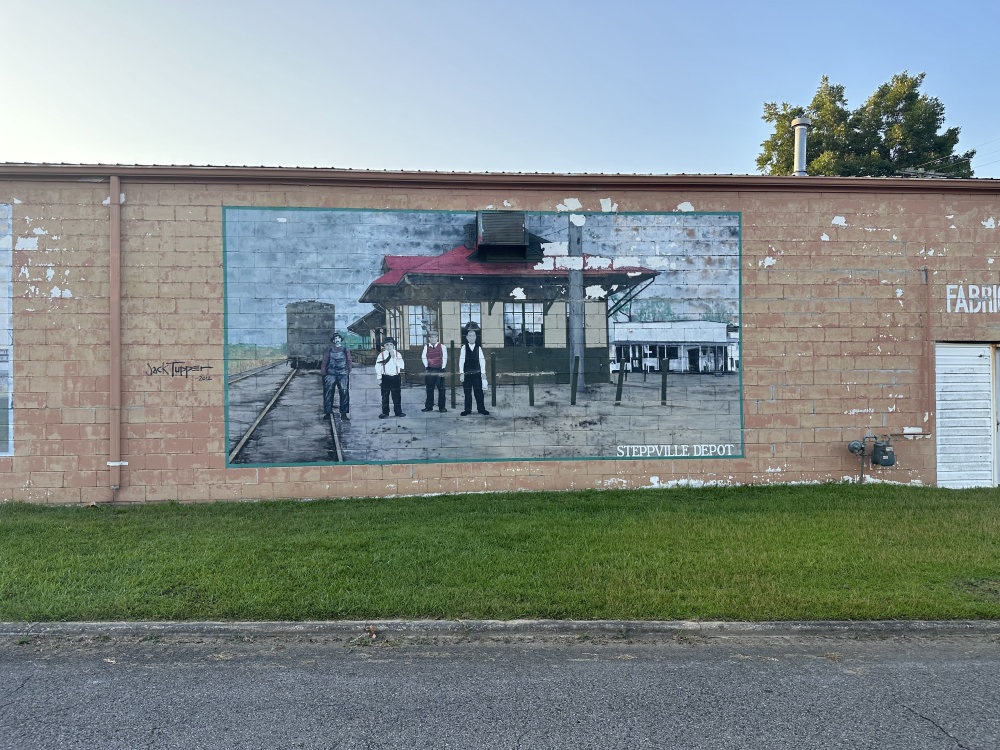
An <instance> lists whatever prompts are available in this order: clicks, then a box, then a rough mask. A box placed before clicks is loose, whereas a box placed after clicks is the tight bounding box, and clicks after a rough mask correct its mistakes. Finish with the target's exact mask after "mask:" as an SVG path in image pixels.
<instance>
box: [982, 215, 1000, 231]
mask: <svg viewBox="0 0 1000 750" xmlns="http://www.w3.org/2000/svg"><path fill="white" fill-rule="evenodd" d="M980 223H981V224H982V225H983V226H984V227H986V228H987V229H996V228H997V222H996V219H994V218H993V217H992V216H991V217H990V218H988V219H987V220H986V221H983V222H980Z"/></svg>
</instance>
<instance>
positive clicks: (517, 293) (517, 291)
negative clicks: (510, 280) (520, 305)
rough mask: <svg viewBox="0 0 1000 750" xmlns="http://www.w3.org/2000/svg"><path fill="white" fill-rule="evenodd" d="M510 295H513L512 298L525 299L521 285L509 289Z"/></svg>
mask: <svg viewBox="0 0 1000 750" xmlns="http://www.w3.org/2000/svg"><path fill="white" fill-rule="evenodd" d="M510 296H511V297H513V298H514V299H525V297H524V289H523V288H522V287H517V288H516V289H514V290H512V291H511V293H510Z"/></svg>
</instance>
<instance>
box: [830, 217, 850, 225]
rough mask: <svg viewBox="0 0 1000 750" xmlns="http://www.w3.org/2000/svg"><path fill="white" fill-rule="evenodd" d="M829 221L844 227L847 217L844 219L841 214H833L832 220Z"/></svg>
mask: <svg viewBox="0 0 1000 750" xmlns="http://www.w3.org/2000/svg"><path fill="white" fill-rule="evenodd" d="M830 223H831V224H832V225H833V226H835V227H846V226H847V219H845V218H844V217H843V216H834V217H833V221H831V222H830Z"/></svg>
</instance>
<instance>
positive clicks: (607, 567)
mask: <svg viewBox="0 0 1000 750" xmlns="http://www.w3.org/2000/svg"><path fill="white" fill-rule="evenodd" d="M396 617H403V618H445V619H454V618H498V619H513V618H534V617H543V618H567V619H595V618H622V619H703V620H716V619H722V620H798V619H836V620H846V619H851V620H868V619H896V618H919V619H965V618H975V619H982V618H990V619H992V618H1000V493H998V492H997V491H996V490H963V491H949V490H940V489H933V488H913V487H900V486H891V485H878V484H874V485H860V486H858V485H834V484H830V485H807V486H802V485H800V486H768V487H738V488H709V489H672V490H642V491H604V492H596V491H585V492H565V493H538V492H531V493H527V492H526V493H513V494H487V495H459V496H442V497H420V498H398V499H388V500H384V499H360V500H324V501H313V502H262V503H229V504H212V505H178V504H168V505H149V506H138V507H108V506H104V507H98V508H79V507H70V508H67V507H39V506H32V505H24V504H16V503H7V504H3V505H0V620H5V621H58V620H134V619H141V620H160V619H171V620H230V619H233V620H313V619H318V620H326V619H381V618H396Z"/></svg>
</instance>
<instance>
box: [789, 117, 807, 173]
mask: <svg viewBox="0 0 1000 750" xmlns="http://www.w3.org/2000/svg"><path fill="white" fill-rule="evenodd" d="M810 125H812V120H810V119H809V118H808V117H796V118H795V119H794V120H792V127H793V128H794V129H795V166H794V171H793V172H792V174H793V175H794V176H795V177H805V176H806V135H807V134H808V133H809V126H810Z"/></svg>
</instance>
